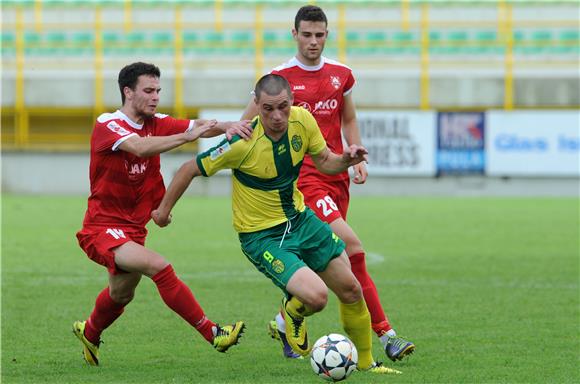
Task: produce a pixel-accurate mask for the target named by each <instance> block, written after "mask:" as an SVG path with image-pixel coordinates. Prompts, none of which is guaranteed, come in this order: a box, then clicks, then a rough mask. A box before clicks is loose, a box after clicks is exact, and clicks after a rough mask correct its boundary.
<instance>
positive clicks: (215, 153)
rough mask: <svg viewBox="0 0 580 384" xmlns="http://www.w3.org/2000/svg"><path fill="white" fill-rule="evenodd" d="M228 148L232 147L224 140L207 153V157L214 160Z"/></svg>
mask: <svg viewBox="0 0 580 384" xmlns="http://www.w3.org/2000/svg"><path fill="white" fill-rule="evenodd" d="M230 149H232V147H231V146H230V143H229V142H227V141H226V142H225V143H223V144H222V145H220V146H219V147H217V148H216V149H214V150H213V151H211V152H210V154H209V158H210V159H212V160H215V159H217V158H218V157H220V156H221V155H223V154H224V153H226V152H227V151H229V150H230Z"/></svg>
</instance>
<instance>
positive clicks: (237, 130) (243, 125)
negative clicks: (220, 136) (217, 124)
mask: <svg viewBox="0 0 580 384" xmlns="http://www.w3.org/2000/svg"><path fill="white" fill-rule="evenodd" d="M223 124H224V127H225V134H226V139H228V140H231V139H232V137H234V136H235V135H238V136H240V137H241V138H242V139H244V140H248V139H250V137H252V132H253V131H252V125H251V120H241V121H230V122H227V123H223Z"/></svg>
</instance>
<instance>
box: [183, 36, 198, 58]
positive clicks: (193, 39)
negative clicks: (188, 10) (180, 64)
mask: <svg viewBox="0 0 580 384" xmlns="http://www.w3.org/2000/svg"><path fill="white" fill-rule="evenodd" d="M182 38H183V51H184V52H185V53H192V52H195V51H196V49H197V46H198V45H199V36H198V34H197V32H195V31H183V34H182Z"/></svg>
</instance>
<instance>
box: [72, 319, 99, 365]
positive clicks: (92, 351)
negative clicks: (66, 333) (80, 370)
mask: <svg viewBox="0 0 580 384" xmlns="http://www.w3.org/2000/svg"><path fill="white" fill-rule="evenodd" d="M86 323H87V322H86V321H75V322H74V324H73V333H74V334H75V336H76V337H77V338H78V339H79V340H80V341H81V343H83V357H84V359H85V361H86V362H87V363H88V364H89V365H95V366H97V365H99V344H101V342H100V341H99V343H98V344H97V345H95V344H93V343H91V342H90V341H89V340H88V339H87V338H86V337H85V325H86Z"/></svg>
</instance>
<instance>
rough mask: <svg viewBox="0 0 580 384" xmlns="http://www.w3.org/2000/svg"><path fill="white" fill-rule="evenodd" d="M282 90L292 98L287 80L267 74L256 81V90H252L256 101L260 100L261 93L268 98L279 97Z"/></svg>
mask: <svg viewBox="0 0 580 384" xmlns="http://www.w3.org/2000/svg"><path fill="white" fill-rule="evenodd" d="M283 90H286V92H288V96H289V97H292V90H291V89H290V84H289V83H288V80H286V79H285V78H284V77H282V76H280V75H275V74H272V73H269V74H267V75H264V76H262V77H261V78H260V80H258V82H257V83H256V88H254V95H255V96H256V99H258V100H260V95H261V94H262V92H264V93H265V94H267V95H270V96H275V95H279V94H280V92H282V91H283Z"/></svg>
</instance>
